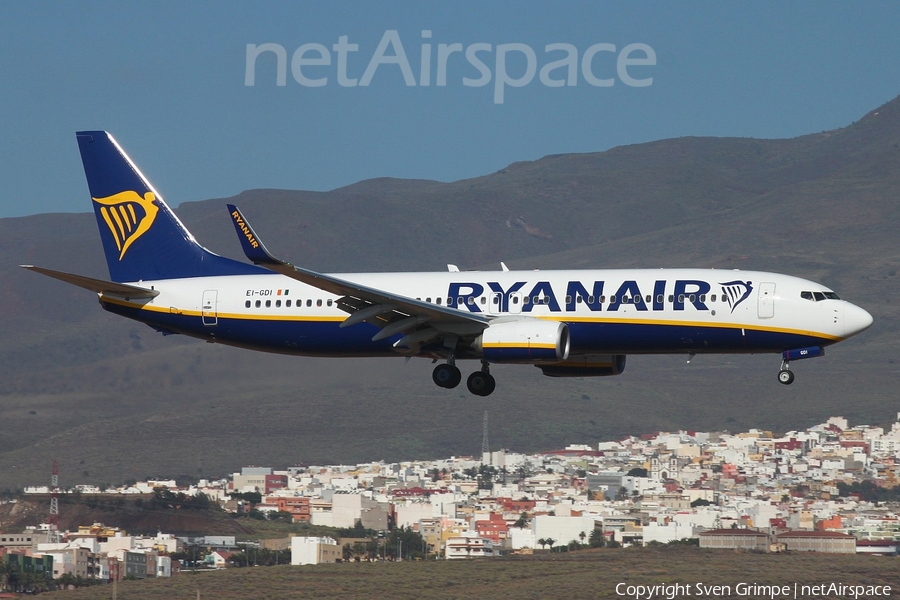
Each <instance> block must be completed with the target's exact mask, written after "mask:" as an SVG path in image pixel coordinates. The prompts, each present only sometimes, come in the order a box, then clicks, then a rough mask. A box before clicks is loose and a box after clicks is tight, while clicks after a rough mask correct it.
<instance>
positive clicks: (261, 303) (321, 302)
mask: <svg viewBox="0 0 900 600" xmlns="http://www.w3.org/2000/svg"><path fill="white" fill-rule="evenodd" d="M293 304H294V303H293V302H292V301H291V300H285V301H284V305H283V306H284V307H285V308H291V306H292V305H293ZM313 304H315V305H316V306H332V305H333V304H334V300H322V299H319V300H313V299H311V298H310V299H307V300H306V306H307V307H312V306H313ZM273 305H274V306H275V308H281V307H282V303H281V300H274V301H273V300H257V301H256V302H253V301H252V300H247V301H246V302H244V308H253V307H256V308H262V307H263V306H265V307H266V308H272V306H273ZM302 306H303V300H297V303H296V307H297V308H301V307H302Z"/></svg>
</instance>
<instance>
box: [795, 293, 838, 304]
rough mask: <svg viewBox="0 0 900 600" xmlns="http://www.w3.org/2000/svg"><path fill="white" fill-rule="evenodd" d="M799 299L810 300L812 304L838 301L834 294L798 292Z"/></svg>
mask: <svg viewBox="0 0 900 600" xmlns="http://www.w3.org/2000/svg"><path fill="white" fill-rule="evenodd" d="M800 297H801V298H803V299H804V300H812V301H813V302H821V301H822V300H840V298H838V295H837V294H835V293H834V292H800Z"/></svg>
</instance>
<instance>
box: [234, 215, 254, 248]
mask: <svg viewBox="0 0 900 600" xmlns="http://www.w3.org/2000/svg"><path fill="white" fill-rule="evenodd" d="M231 217H232V218H233V219H234V222H235V223H237V226H238V227H239V228H240V230H241V232H242V233H243V234H244V236H245V237H246V238H247V242H248V243H249V244H250V245H251V246H252V247H254V248H259V242H257V241H256V238H255V237H253V232H252V231H250V228H249V227H247V224H246V223H244V219H242V218H241V213H239V212H238V211H236V210H235V211H232V213H231Z"/></svg>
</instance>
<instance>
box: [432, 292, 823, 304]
mask: <svg viewBox="0 0 900 600" xmlns="http://www.w3.org/2000/svg"><path fill="white" fill-rule="evenodd" d="M816 293H818V292H816ZM830 293H831V292H830ZM717 297H718V295H717V294H712V295H711V296H709V301H710V302H716V298H717ZM519 298H520V296H519V295H517V294H514V295H512V296H510V298H509V300H510V302H511V303H512V304H518V303H519ZM421 299H422V298H421V297H420V298H416V300H421ZM706 299H707V296H706V294H700V296H699V297H698V296H697V294H678V301H679V302H685V301H687V302H696V301H697V300H699V301H700V302H706ZM595 300H596V301H597V302H599V303H600V304H605V303H606V300H607V297H606V296H600V297H599V298H596V297H595V296H587V297H584V296H580V295H579V296H575V302H577V303H578V304H582V303H584V302H587V303H588V304H594V301H595ZM664 301H665V296H663V294H659V295H658V296H657V297H656V302H657V304H662V303H663V302H664ZM668 301H669V302H670V303H673V302H675V295H674V294H669V298H668ZM721 301H722V302H728V298H727V297H726V296H725V294H722V296H721ZM425 302H428V303H429V304H443V302H444V298H443V297H442V296H441V297H435V298H434V302H432V298H431V296H427V297H426V298H425ZM609 302H610V303H611V304H615V303H616V296H610V297H609ZM644 302H647V303H648V304H649V303H651V302H653V296H652V295H650V294H647V296H646V297H645V298H642V297H641V296H631V297H629V296H622V298H621V301H620V303H621V304H642V303H644ZM549 303H550V298H549V297H548V296H524V297H522V304H549ZM571 303H572V296H566V304H571ZM452 304H453V298H452V297H450V298H447V306H450V305H452ZM466 304H467V305H469V306H471V305H474V304H476V302H475V298H473V297H472V296H466V297H460V298H457V299H456V305H457V306H461V305H466ZM478 304H481V305H484V304H487V299H486V298H485V297H484V296H482V297H480V298H479V299H478ZM491 304H492V305H493V306H499V304H500V298H499V297H497V296H493V298H492V300H491Z"/></svg>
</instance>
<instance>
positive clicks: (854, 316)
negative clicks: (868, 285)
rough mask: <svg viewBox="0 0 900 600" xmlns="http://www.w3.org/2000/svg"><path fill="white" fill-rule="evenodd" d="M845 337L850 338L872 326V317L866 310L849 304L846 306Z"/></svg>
mask: <svg viewBox="0 0 900 600" xmlns="http://www.w3.org/2000/svg"><path fill="white" fill-rule="evenodd" d="M843 317H844V335H846V336H847V337H850V336H851V335H856V334H857V333H859V332H860V331H863V330H865V329H868V328H869V327H870V326H871V325H872V321H873V319H872V315H870V314H869V313H868V312H867V311H866V310H864V309H862V308H860V307H858V306H856V305H855V304H850V303H849V302H847V303H846V304H845V305H844V315H843Z"/></svg>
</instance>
